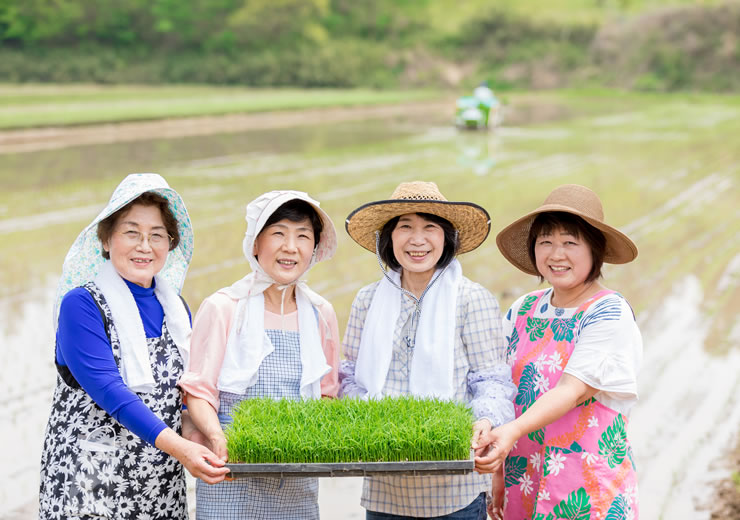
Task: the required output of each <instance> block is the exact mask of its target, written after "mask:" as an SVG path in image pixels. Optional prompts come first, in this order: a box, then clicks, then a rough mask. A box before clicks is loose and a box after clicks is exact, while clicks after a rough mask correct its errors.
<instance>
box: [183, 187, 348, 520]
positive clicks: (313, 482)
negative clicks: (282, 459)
mask: <svg viewBox="0 0 740 520" xmlns="http://www.w3.org/2000/svg"><path fill="white" fill-rule="evenodd" d="M246 220H247V233H246V236H245V237H244V242H243V248H244V255H245V256H246V258H247V261H248V262H249V265H250V267H251V268H252V272H251V273H249V274H248V275H247V276H245V277H244V278H242V279H241V280H239V281H237V282H235V283H234V284H232V285H231V286H230V287H226V288H223V289H221V290H219V291H218V292H216V293H214V294H212V295H211V296H209V297H208V298H206V299H205V300H204V301H203V303H202V305H201V306H200V309H198V313H197V315H196V317H195V323H194V325H193V341H192V355H191V358H190V360H191V361H190V366H189V367H188V370H187V372H186V373H185V375H184V376H183V377H182V379H181V380H180V387H181V388H182V389H183V390H185V392H186V400H187V405H188V409H189V411H190V415H191V417H192V418H193V422H195V424H196V425H197V426H198V428H199V430H200V431H201V432H203V434H204V435H205V436H206V438H207V439H208V442H209V443H210V446H211V447H212V449H213V450H214V451H215V452H216V453H217V454H218V455H219V456H221V457H222V458H223V460H226V459H227V449H226V439H225V437H224V433H223V429H224V428H226V426H228V424H229V423H230V422H231V411H232V410H233V409H234V408H235V407H236V406H237V405H238V404H239V403H240V402H242V401H243V400H245V399H250V398H255V397H270V398H273V399H281V398H285V399H308V398H320V397H322V396H326V397H336V395H337V389H338V388H339V383H338V378H337V367H338V365H339V330H338V326H337V317H336V314H335V313H334V308H333V307H332V306H331V304H330V303H329V302H328V301H326V300H325V299H324V298H322V297H321V296H319V295H318V294H316V293H315V292H313V291H312V290H311V289H309V287H308V285H307V284H306V282H305V281H303V280H302V279H301V278H302V276H303V275H304V274H306V272H307V271H308V270H309V269H310V268H311V267H312V266H313V265H314V264H316V263H317V262H320V261H322V260H328V259H329V258H331V257H332V255H333V254H334V251H335V250H336V247H337V237H336V232H335V231H334V224H332V221H331V219H330V218H329V216H328V215H327V214H326V213H325V212H324V211H323V210H322V209H321V208H320V207H319V203H318V202H316V201H315V200H313V199H312V198H311V197H309V196H308V195H307V194H306V193H303V192H299V191H271V192H269V193H265V194H263V195H261V196H259V197H257V199H255V200H254V201H252V202H250V203H249V204H248V205H247V216H246ZM196 486H197V487H196V516H197V518H198V520H206V519H213V520H228V519H235V520H236V519H240V520H241V519H246V518H269V519H271V520H282V519H285V520H288V519H290V520H292V519H294V518H300V519H305V520H310V519H318V518H319V505H318V479H316V478H288V479H280V478H244V479H239V480H235V481H233V482H222V483H220V484H217V485H215V486H205V485H203V483H202V482H198V483H197V484H196Z"/></svg>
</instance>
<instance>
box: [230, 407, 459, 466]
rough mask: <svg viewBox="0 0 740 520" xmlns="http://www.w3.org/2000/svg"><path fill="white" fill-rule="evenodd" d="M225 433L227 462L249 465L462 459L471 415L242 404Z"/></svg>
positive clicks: (456, 411) (446, 409)
mask: <svg viewBox="0 0 740 520" xmlns="http://www.w3.org/2000/svg"><path fill="white" fill-rule="evenodd" d="M233 416H234V422H233V423H232V424H231V426H230V427H229V428H228V429H227V431H226V439H227V447H228V450H229V460H230V461H231V462H247V463H287V462H291V463H311V462H323V463H329V462H397V461H420V460H467V459H468V458H469V456H470V455H469V453H470V439H471V426H472V423H473V414H472V412H471V411H470V410H469V408H468V407H467V406H466V405H464V404H460V403H454V402H450V401H439V400H425V399H418V398H414V397H400V398H384V399H380V400H370V401H363V400H360V399H312V400H306V401H293V400H285V399H283V400H273V399H268V398H265V399H247V400H246V401H243V402H242V403H240V405H239V406H238V407H237V408H236V410H235V411H234V413H233Z"/></svg>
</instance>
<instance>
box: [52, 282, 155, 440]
mask: <svg viewBox="0 0 740 520" xmlns="http://www.w3.org/2000/svg"><path fill="white" fill-rule="evenodd" d="M56 359H57V363H59V364H60V365H66V366H67V367H68V368H69V371H70V372H71V373H72V375H73V376H74V378H75V379H76V380H77V382H78V383H79V384H80V386H81V387H82V389H83V390H85V392H87V393H88V394H89V395H90V397H91V398H92V400H93V401H95V403H97V404H98V406H100V407H101V408H102V409H103V410H105V411H106V412H108V413H109V414H110V415H111V416H112V417H113V418H114V419H116V420H117V421H118V422H119V423H121V424H122V425H123V426H125V427H126V428H128V429H129V430H130V431H131V432H133V433H134V434H136V435H138V436H139V437H141V438H142V439H144V440H145V441H147V442H148V443H150V444H151V445H154V441H155V439H156V438H157V436H158V435H159V434H160V433H161V432H162V430H164V429H165V428H166V427H167V425H166V424H165V423H164V422H163V421H162V420H161V419H160V418H159V417H157V416H156V415H155V414H154V412H152V411H151V410H150V409H149V407H148V406H146V405H145V404H144V402H143V401H142V400H141V399H140V398H139V396H137V395H136V394H135V393H134V392H132V391H131V390H130V389H129V388H128V387H127V386H126V385H125V383H124V382H123V379H121V373H120V372H119V370H118V366H117V365H116V361H115V359H114V358H113V351H112V350H111V345H110V342H109V341H108V336H107V335H106V333H105V326H104V325H103V319H102V317H101V315H100V311H99V310H98V307H97V305H96V304H95V301H94V300H93V298H92V296H91V295H90V293H89V292H87V291H86V290H85V289H83V288H81V287H78V288H76V289H73V290H71V291H70V292H69V293H67V294H66V295H65V296H64V299H63V300H62V304H61V307H60V309H59V328H58V329H57V351H56Z"/></svg>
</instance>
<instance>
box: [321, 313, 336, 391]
mask: <svg viewBox="0 0 740 520" xmlns="http://www.w3.org/2000/svg"><path fill="white" fill-rule="evenodd" d="M319 312H320V313H321V315H322V316H323V317H324V320H326V322H325V323H324V320H322V324H321V345H322V347H323V348H324V355H325V356H326V362H327V363H328V364H329V366H331V372H329V373H328V374H326V375H325V376H324V377H323V378H322V379H321V395H322V396H323V397H336V396H337V392H339V345H340V343H339V325H338V324H337V315H336V313H335V312H334V307H332V306H331V303H329V302H326V304H325V305H322V306H321V307H320V308H319Z"/></svg>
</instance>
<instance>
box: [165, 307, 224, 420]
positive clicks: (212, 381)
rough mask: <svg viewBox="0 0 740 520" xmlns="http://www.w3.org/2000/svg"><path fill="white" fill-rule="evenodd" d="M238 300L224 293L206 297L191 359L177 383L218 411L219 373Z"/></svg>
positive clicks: (197, 319) (196, 323)
mask: <svg viewBox="0 0 740 520" xmlns="http://www.w3.org/2000/svg"><path fill="white" fill-rule="evenodd" d="M235 311H236V301H235V300H232V299H231V298H229V297H228V296H226V295H225V294H222V293H215V294H212V295H211V296H209V297H208V298H206V299H205V300H203V303H201V305H200V308H199V309H198V312H197V313H196V315H195V320H194V321H193V335H192V336H191V340H190V362H189V364H188V367H187V369H186V371H185V373H184V374H183V376H182V377H181V378H180V381H179V382H178V385H179V386H180V388H182V390H183V391H184V392H185V394H186V395H185V399H186V403H187V396H188V395H192V396H195V397H199V398H201V399H205V400H206V401H208V402H209V403H210V404H211V406H213V408H214V409H215V410H216V411H217V412H218V405H219V397H218V388H217V386H216V385H217V383H218V377H219V374H220V373H221V365H223V362H224V355H225V353H226V341H227V340H228V338H229V331H230V330H231V320H232V318H233V316H234V312H235Z"/></svg>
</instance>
